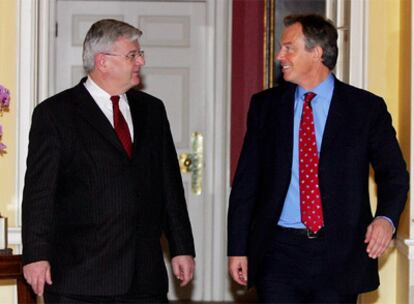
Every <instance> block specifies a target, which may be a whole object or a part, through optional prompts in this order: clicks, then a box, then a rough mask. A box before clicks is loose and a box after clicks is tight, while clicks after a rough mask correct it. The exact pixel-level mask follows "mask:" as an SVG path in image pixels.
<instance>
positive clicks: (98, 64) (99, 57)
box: [95, 53, 106, 71]
mask: <svg viewBox="0 0 414 304" xmlns="http://www.w3.org/2000/svg"><path fill="white" fill-rule="evenodd" d="M105 68H106V56H105V55H104V54H102V53H98V54H96V55H95V69H97V70H101V71H102V70H104V69H105Z"/></svg>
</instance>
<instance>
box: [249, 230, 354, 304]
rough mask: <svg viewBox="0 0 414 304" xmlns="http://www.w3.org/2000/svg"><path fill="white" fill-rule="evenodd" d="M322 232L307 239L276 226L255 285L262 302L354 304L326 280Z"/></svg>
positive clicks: (348, 295)
mask: <svg viewBox="0 0 414 304" xmlns="http://www.w3.org/2000/svg"><path fill="white" fill-rule="evenodd" d="M325 250H329V249H328V248H326V243H325V239H324V233H323V232H322V233H321V235H320V236H318V237H317V238H313V239H309V238H308V236H307V235H306V234H301V233H298V231H296V230H292V229H284V228H281V227H278V226H277V227H275V231H274V233H273V236H272V240H271V243H270V244H269V250H268V251H267V252H266V255H265V258H264V262H263V264H262V266H261V269H260V272H259V275H258V280H257V284H256V288H257V294H258V297H259V301H260V302H261V303H354V304H355V303H356V301H357V297H358V295H357V294H341V293H340V292H338V291H337V290H336V289H335V287H334V286H333V284H332V280H330V279H329V273H330V272H329V269H328V268H327V265H326V263H325V261H324V253H325Z"/></svg>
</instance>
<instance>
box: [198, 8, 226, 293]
mask: <svg viewBox="0 0 414 304" xmlns="http://www.w3.org/2000/svg"><path fill="white" fill-rule="evenodd" d="M207 4H208V12H207V14H208V15H207V18H208V23H209V24H211V25H212V26H211V27H210V28H213V29H214V32H208V42H207V45H214V46H215V49H214V50H209V52H214V53H213V56H209V55H208V56H207V58H210V60H211V62H208V64H207V65H208V66H210V65H211V66H213V67H214V68H213V73H209V76H208V77H209V79H208V83H209V84H211V87H210V85H209V87H208V88H207V92H208V93H207V95H208V96H207V98H208V100H214V102H212V103H208V107H209V108H208V113H209V115H213V116H212V117H209V118H208V119H211V118H212V119H213V120H212V121H213V124H212V125H211V129H210V130H208V134H210V136H211V137H212V140H211V141H210V142H212V143H214V144H213V145H212V146H211V147H209V149H212V153H208V154H207V155H212V159H211V160H210V161H212V163H213V166H212V168H213V174H211V177H212V179H213V180H212V181H209V182H208V184H209V185H210V186H209V189H208V191H209V192H208V196H207V197H210V198H211V204H212V206H213V208H212V214H211V220H210V221H209V224H211V227H212V229H211V230H210V231H209V230H207V232H208V233H209V234H211V235H209V236H208V237H207V239H210V240H211V245H212V246H211V247H210V248H211V252H210V254H209V259H210V265H211V269H210V270H209V272H210V274H209V276H207V277H206V279H205V282H206V283H205V291H206V294H205V295H204V300H206V301H224V300H225V299H226V298H228V297H230V294H229V290H228V288H227V283H228V282H227V281H228V276H227V264H226V261H227V258H226V247H227V246H226V231H227V229H226V227H227V224H226V223H227V198H228V192H229V188H230V182H229V175H230V173H229V168H230V157H229V155H230V144H229V142H230V140H229V139H230V125H229V121H230V119H229V118H230V103H229V100H230V98H229V97H230V71H231V70H230V64H229V63H230V50H229V48H230V45H231V39H230V36H231V35H230V31H231V23H230V20H231V1H222V0H207ZM210 41H211V43H210ZM207 203H210V202H207ZM206 248H209V247H208V246H206ZM207 281H209V282H208V283H207Z"/></svg>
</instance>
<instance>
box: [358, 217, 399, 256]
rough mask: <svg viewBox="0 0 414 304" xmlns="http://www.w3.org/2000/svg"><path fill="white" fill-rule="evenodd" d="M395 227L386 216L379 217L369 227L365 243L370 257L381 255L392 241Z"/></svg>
mask: <svg viewBox="0 0 414 304" xmlns="http://www.w3.org/2000/svg"><path fill="white" fill-rule="evenodd" d="M393 230H394V227H393V226H392V225H391V223H390V222H389V221H387V220H386V219H384V218H381V217H377V218H375V219H374V220H373V221H372V223H371V224H370V225H369V226H368V228H367V233H366V234H365V241H364V242H365V243H368V246H367V253H368V256H369V257H370V258H373V259H376V258H378V257H380V256H381V255H382V254H383V253H384V251H385V250H386V249H387V248H388V246H389V245H390V243H391V239H392V235H393Z"/></svg>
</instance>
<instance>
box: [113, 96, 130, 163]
mask: <svg viewBox="0 0 414 304" xmlns="http://www.w3.org/2000/svg"><path fill="white" fill-rule="evenodd" d="M111 101H112V109H113V112H114V128H115V132H116V134H117V135H118V138H119V140H120V141H121V143H122V146H123V147H124V149H125V151H126V152H127V154H128V156H129V158H131V156H132V140H131V133H129V128H128V124H127V122H126V121H125V118H124V116H123V115H122V113H121V111H120V110H119V96H111Z"/></svg>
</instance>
